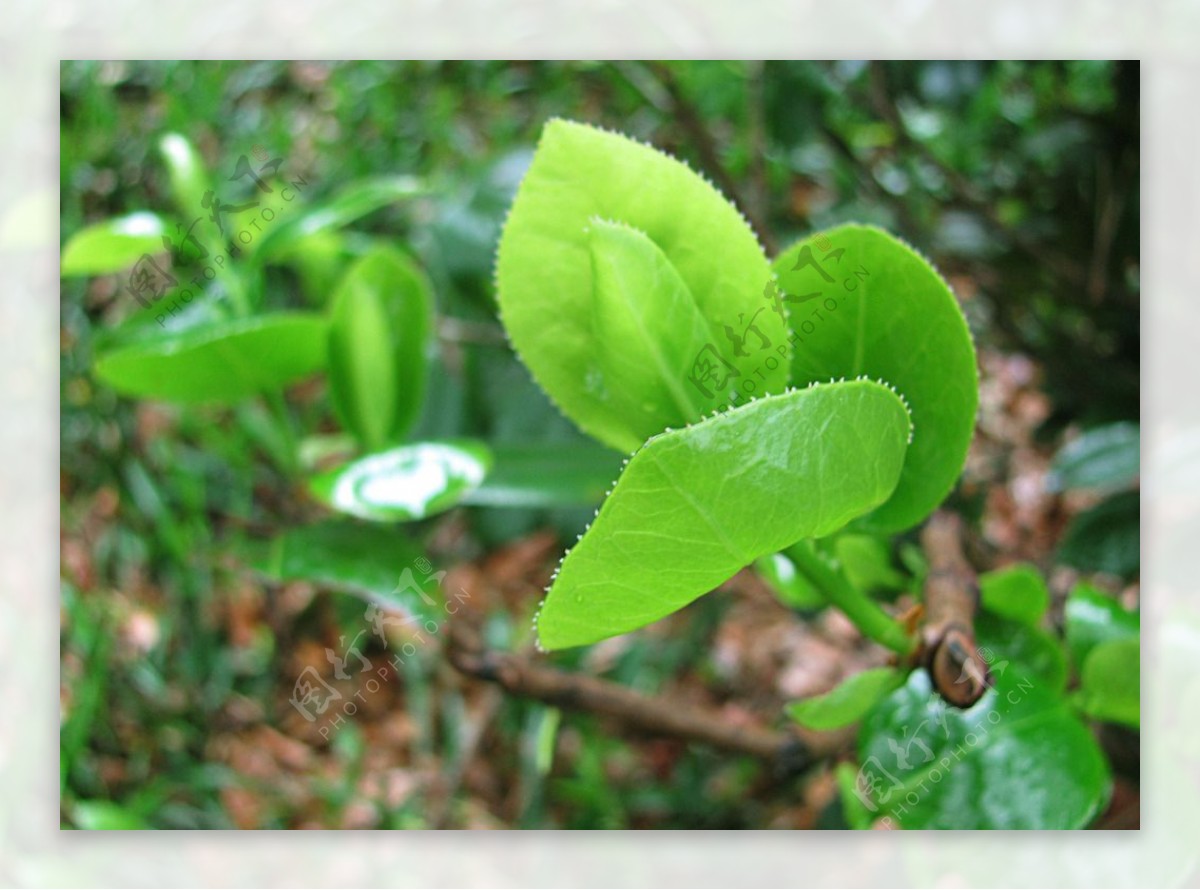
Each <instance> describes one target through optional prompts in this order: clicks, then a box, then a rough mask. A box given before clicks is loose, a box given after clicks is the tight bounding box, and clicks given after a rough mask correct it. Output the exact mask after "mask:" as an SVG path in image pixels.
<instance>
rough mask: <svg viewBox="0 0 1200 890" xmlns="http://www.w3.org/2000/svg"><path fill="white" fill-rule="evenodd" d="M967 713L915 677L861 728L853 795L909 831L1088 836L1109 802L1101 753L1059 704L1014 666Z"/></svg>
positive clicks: (875, 813) (918, 675)
mask: <svg viewBox="0 0 1200 890" xmlns="http://www.w3.org/2000/svg"><path fill="white" fill-rule="evenodd" d="M994 680H995V688H994V689H992V690H989V691H988V692H987V693H986V694H985V695H984V696H983V698H981V699H980V700H979V701H978V702H977V703H976V704H974V705H972V706H971V707H970V708H967V709H966V710H959V709H958V708H954V707H950V706H948V705H947V704H946V703H945V702H944V701H942V700H941V698H940V697H938V696H937V695H936V694H935V693H933V691H932V689H931V686H930V682H929V675H928V674H927V673H926V672H925V671H923V670H919V671H914V672H913V673H912V675H911V676H910V677H909V680H908V682H907V683H906V684H905V685H904V686H903V687H902V688H901V689H898V690H896V692H894V693H893V694H892V695H891V696H890V697H889V698H888V699H887V700H885V701H884V702H883V703H882V704H881V705H880V706H879V707H877V708H876V709H875V710H874V711H872V712H871V713H870V714H869V715H868V716H867V718H866V720H865V721H863V725H862V729H861V730H860V732H859V757H860V763H861V764H862V767H861V769H860V770H859V774H858V777H857V778H858V781H857V782H856V789H855V790H856V792H857V794H858V796H859V798H860V800H862V801H863V802H864V803H866V804H867V806H868V809H870V810H871V812H872V814H873V816H874V818H876V819H880V820H882V819H890V820H891V822H892V824H894V825H896V826H898V827H901V828H907V829H920V828H940V829H988V828H996V829H1056V828H1082V827H1084V826H1086V825H1087V824H1088V823H1089V822H1090V821H1091V820H1092V819H1093V818H1095V816H1096V815H1098V814H1099V812H1100V811H1101V808H1102V807H1103V806H1104V804H1105V802H1106V800H1107V799H1108V794H1109V790H1110V786H1111V780H1110V777H1109V773H1108V767H1107V764H1106V762H1105V759H1104V755H1103V753H1102V752H1101V751H1100V747H1099V745H1097V743H1096V740H1095V739H1094V738H1093V737H1092V734H1091V732H1089V731H1088V728H1087V727H1086V726H1085V725H1084V724H1083V723H1082V722H1080V721H1079V719H1078V718H1076V717H1075V716H1074V715H1073V714H1072V713H1071V710H1070V709H1069V708H1068V707H1067V705H1066V703H1065V702H1064V701H1063V699H1062V697H1061V696H1060V695H1059V694H1057V693H1056V692H1054V691H1050V690H1047V689H1046V688H1045V687H1044V686H1043V685H1041V684H1039V682H1038V680H1037V678H1036V677H1032V676H1030V675H1028V674H1025V673H1023V672H1022V671H1021V669H1020V668H1019V667H1017V666H1009V667H1008V668H1007V669H1005V670H1004V671H1003V672H997V673H996V675H995V676H994Z"/></svg>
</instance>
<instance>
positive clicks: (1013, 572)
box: [979, 565, 1050, 627]
mask: <svg viewBox="0 0 1200 890" xmlns="http://www.w3.org/2000/svg"><path fill="white" fill-rule="evenodd" d="M979 592H980V598H981V599H980V601H981V603H982V605H983V607H984V608H985V609H987V610H988V611H989V612H993V613H995V614H996V615H1002V616H1003V617H1005V618H1011V619H1012V620H1014V621H1019V622H1021V623H1022V624H1028V625H1030V626H1031V627H1036V626H1037V624H1038V622H1039V621H1041V620H1042V616H1043V615H1045V614H1046V609H1048V608H1049V607H1050V589H1049V588H1048V587H1047V586H1046V582H1045V580H1044V579H1043V578H1042V573H1041V572H1039V571H1038V570H1037V569H1035V568H1034V567H1033V566H1031V565H1015V566H1009V567H1006V568H1003V569H997V570H996V571H994V572H987V573H985V574H983V575H980V576H979Z"/></svg>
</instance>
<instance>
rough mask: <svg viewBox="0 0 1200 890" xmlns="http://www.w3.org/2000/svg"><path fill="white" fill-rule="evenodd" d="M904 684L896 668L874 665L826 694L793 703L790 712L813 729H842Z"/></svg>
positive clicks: (801, 723)
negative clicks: (874, 666) (876, 666)
mask: <svg viewBox="0 0 1200 890" xmlns="http://www.w3.org/2000/svg"><path fill="white" fill-rule="evenodd" d="M903 683H904V674H902V673H901V672H900V671H898V670H896V669H895V668H887V667H882V668H871V669H869V670H865V671H862V672H861V673H858V674H855V675H854V676H853V677H850V678H848V679H846V680H844V681H842V682H841V683H839V684H838V685H837V686H836V687H834V688H833V689H832V690H830V691H829V692H827V693H825V694H824V695H818V696H814V697H813V698H809V699H805V700H804V701H798V702H792V703H791V704H790V705H788V708H787V712H788V716H790V717H791V718H792V719H793V720H795V721H796V722H797V723H799V724H800V725H801V726H807V727H808V728H809V729H838V728H839V727H842V726H849V725H850V724H851V723H855V722H857V721H859V720H861V719H862V718H863V717H864V716H866V714H867V713H868V712H869V711H870V710H871V709H872V708H873V707H875V705H876V704H878V703H879V702H880V701H882V700H883V698H884V697H885V696H887V695H888V693H890V692H891V691H892V690H893V689H897V688H899V687H900V685H901V684H903Z"/></svg>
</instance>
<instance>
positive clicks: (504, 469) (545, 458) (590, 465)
mask: <svg viewBox="0 0 1200 890" xmlns="http://www.w3.org/2000/svg"><path fill="white" fill-rule="evenodd" d="M492 456H493V458H494V460H495V466H494V467H493V468H492V471H491V472H490V473H489V474H488V475H487V478H486V479H484V480H483V484H482V485H480V486H479V487H478V488H476V489H475V490H473V491H471V492H469V493H468V494H467V495H466V497H465V498H464V499H463V503H466V504H472V505H475V506H481V507H564V506H572V505H575V504H598V503H600V501H602V500H603V499H604V495H605V492H607V491H608V489H610V488H611V487H612V485H613V482H614V481H615V480H616V478H617V476H618V475H619V474H620V472H621V460H622V458H621V455H620V453H619V452H616V451H612V450H610V449H608V448H602V447H600V446H595V445H589V444H571V443H564V444H556V443H549V442H547V443H541V444H530V445H504V444H501V445H495V446H493V447H492Z"/></svg>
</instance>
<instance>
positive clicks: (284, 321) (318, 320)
mask: <svg viewBox="0 0 1200 890" xmlns="http://www.w3.org/2000/svg"><path fill="white" fill-rule="evenodd" d="M327 334H328V323H327V322H326V320H325V318H324V317H322V316H320V315H309V314H304V313H299V312H281V313H277V314H272V315H261V316H257V317H254V318H244V319H237V320H233V321H218V322H214V323H211V324H206V325H198V326H196V327H192V328H188V329H187V330H185V331H182V332H180V333H178V334H163V335H162V336H159V337H155V338H145V339H141V340H138V341H136V342H134V343H131V344H130V345H127V346H122V347H119V348H117V349H114V350H112V351H111V352H106V353H104V354H103V355H101V356H100V357H99V358H98V359H97V361H96V368H95V371H96V376H97V377H99V378H100V379H101V380H103V381H104V382H105V383H107V384H108V385H109V386H111V387H113V389H115V390H117V391H118V392H120V393H122V394H123V395H129V396H135V397H138V398H148V399H163V400H166V401H174V402H234V401H237V400H239V399H243V398H246V397H247V396H251V395H255V394H256V393H261V392H270V391H277V390H281V389H283V388H284V387H285V386H286V385H287V384H289V383H292V382H294V381H296V380H300V379H302V378H304V377H307V376H309V375H310V374H313V373H315V372H317V371H319V370H321V369H322V368H323V367H324V366H325V356H326V338H327Z"/></svg>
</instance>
